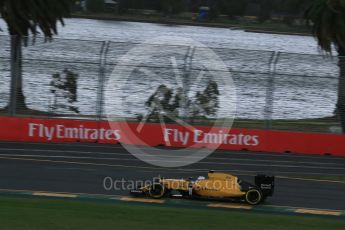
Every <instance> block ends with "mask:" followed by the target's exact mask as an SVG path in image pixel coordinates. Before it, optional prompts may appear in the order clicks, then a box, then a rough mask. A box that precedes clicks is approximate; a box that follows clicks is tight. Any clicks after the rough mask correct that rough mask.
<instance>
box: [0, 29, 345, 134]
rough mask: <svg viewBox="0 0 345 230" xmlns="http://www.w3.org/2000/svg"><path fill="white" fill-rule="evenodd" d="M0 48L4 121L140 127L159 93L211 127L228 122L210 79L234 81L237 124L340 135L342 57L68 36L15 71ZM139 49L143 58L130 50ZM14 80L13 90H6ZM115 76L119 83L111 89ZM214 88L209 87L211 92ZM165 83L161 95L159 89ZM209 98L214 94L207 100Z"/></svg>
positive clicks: (33, 48)
mask: <svg viewBox="0 0 345 230" xmlns="http://www.w3.org/2000/svg"><path fill="white" fill-rule="evenodd" d="M0 44H1V46H0V82H1V84H0V114H1V115H15V116H44V117H60V118H77V119H117V118H127V119H131V120H139V121H140V120H142V119H143V117H145V114H149V113H151V115H152V114H153V112H152V111H151V110H152V107H150V103H151V104H152V98H153V96H157V95H158V96H159V95H160V94H161V95H160V97H161V99H160V100H161V101H164V103H165V104H164V105H163V107H164V108H163V110H164V109H165V110H166V111H163V113H165V115H167V114H169V113H170V112H171V111H172V110H171V109H172V108H173V107H174V106H175V107H174V109H175V110H174V111H176V113H175V114H174V115H175V116H177V117H182V118H188V119H187V120H188V122H192V123H195V124H201V125H208V124H210V123H212V122H213V123H217V122H218V121H219V120H225V119H229V118H230V117H231V116H234V113H233V111H234V104H233V100H232V99H233V98H230V96H229V95H230V94H229V92H228V91H229V90H230V88H229V87H228V85H227V84H226V83H225V84H224V83H222V82H220V81H219V82H217V79H216V78H215V77H214V74H212V73H216V75H217V76H219V77H220V78H222V79H226V78H229V79H231V82H232V83H233V86H234V87H233V88H231V89H235V93H236V101H235V111H236V113H235V121H234V127H243V128H259V129H277V130H292V131H308V132H338V133H339V132H340V131H341V128H340V127H341V125H340V122H339V121H340V120H341V117H342V116H341V114H342V110H341V109H338V110H336V107H337V104H338V105H339V104H340V105H341V103H339V101H338V95H339V94H338V92H343V90H342V87H341V86H342V84H339V76H340V73H341V71H340V70H342V71H343V72H342V73H344V67H345V65H344V64H343V63H344V60H343V59H342V58H338V57H330V56H323V55H304V54H291V53H280V52H271V51H257V50H240V49H220V48H212V47H211V48H208V47H191V46H187V45H167V44H164V45H163V44H139V43H130V42H108V41H82V40H67V39H54V40H53V41H51V42H46V41H45V40H44V39H42V38H36V40H35V41H34V42H33V41H30V40H29V41H28V43H27V46H23V47H22V57H21V60H20V62H19V63H20V64H19V65H14V63H13V57H12V58H11V50H13V45H12V48H11V38H10V37H9V36H0ZM138 47H139V51H140V52H136V51H137V49H138ZM207 52H213V53H214V54H215V55H217V57H219V59H220V60H222V62H221V63H222V65H224V66H225V68H224V66H217V65H211V66H209V67H208V68H207V69H205V67H204V66H203V65H202V64H200V63H202V62H200V59H202V57H204V54H205V53H207ZM148 53H150V55H148ZM12 55H13V53H12ZM202 61H205V60H202ZM206 61H210V62H211V61H212V60H206ZM339 67H341V68H339ZM13 68H16V69H17V71H15V72H14V71H13ZM18 69H19V70H18ZM15 73H16V74H15ZM14 76H15V77H16V79H17V81H16V86H15V87H14V86H13V85H11V79H13V77H14ZM114 76H115V77H116V84H115V85H112V84H111V82H112V81H113V78H114ZM176 76H179V77H176ZM340 79H341V78H340ZM213 82H216V83H217V84H216V88H215V87H213V88H212V84H213ZM340 82H341V81H340ZM120 86H121V87H120ZM163 86H164V87H165V88H164V90H165V91H164V93H162V92H160V90H162V89H163V88H162V87H163ZM211 89H213V90H214V91H213V92H211V91H210V90H211ZM339 89H340V90H341V91H339ZM181 90H182V92H184V94H185V97H186V98H187V99H184V100H182V101H185V103H180V104H178V103H177V104H176V103H175V104H174V100H175V102H176V100H177V98H179V99H180V100H181V97H180V93H181V92H180V91H181ZM13 91H15V93H13ZM210 93H214V95H216V97H214V98H213V99H212V100H213V101H212V100H211V99H210V98H211V97H212V95H211V96H210ZM109 96H110V101H111V103H109ZM158 96H157V97H158ZM340 98H341V97H340ZM150 99H151V101H150ZM11 100H12V101H16V103H14V105H15V108H10V106H9V105H13V103H12V104H11V103H10V102H11ZM202 101H203V102H202ZM340 102H341V100H340ZM206 104H207V106H205V105H206ZM196 105H198V106H199V109H197V110H198V111H197V112H196ZM211 107H212V108H211ZM200 108H202V111H201V110H200ZM10 111H15V113H14V114H12V113H10ZM186 111H187V112H186ZM337 111H338V112H337ZM150 118H152V119H151V120H150V121H149V122H159V119H153V117H152V116H151V117H150ZM166 122H174V121H172V119H167V121H166Z"/></svg>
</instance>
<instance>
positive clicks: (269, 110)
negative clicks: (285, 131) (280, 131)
mask: <svg viewBox="0 0 345 230" xmlns="http://www.w3.org/2000/svg"><path fill="white" fill-rule="evenodd" d="M279 57H280V52H274V53H273V54H272V57H271V59H270V62H269V66H270V71H269V78H268V84H267V88H266V103H265V111H264V114H265V129H272V120H273V106H274V91H275V77H276V72H277V71H276V70H277V64H278V61H279Z"/></svg>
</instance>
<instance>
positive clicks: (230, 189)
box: [131, 171, 274, 205]
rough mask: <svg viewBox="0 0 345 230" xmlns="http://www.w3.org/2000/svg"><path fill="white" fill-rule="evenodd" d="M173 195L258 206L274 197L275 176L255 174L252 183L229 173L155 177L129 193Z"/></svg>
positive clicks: (159, 197)
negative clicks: (224, 200)
mask: <svg viewBox="0 0 345 230" xmlns="http://www.w3.org/2000/svg"><path fill="white" fill-rule="evenodd" d="M176 193H178V194H177V195H178V196H181V197H183V198H206V199H213V198H215V199H231V200H239V201H245V202H247V203H248V204H250V205H258V204H260V203H262V202H263V201H265V200H266V198H267V197H270V196H273V193H274V177H272V176H266V175H258V176H256V177H255V184H251V183H248V182H245V181H242V180H240V179H239V178H238V177H236V176H233V175H231V174H227V173H219V172H214V171H210V172H209V173H208V177H207V178H205V177H199V178H198V179H196V180H194V179H193V178H190V179H188V180H186V179H164V178H158V179H157V180H156V181H154V182H153V183H152V184H150V185H146V186H143V187H139V188H137V189H136V190H132V191H131V194H132V195H134V196H147V197H150V198H154V199H161V198H164V197H168V196H176Z"/></svg>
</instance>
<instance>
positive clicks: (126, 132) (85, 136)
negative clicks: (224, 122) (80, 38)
mask: <svg viewBox="0 0 345 230" xmlns="http://www.w3.org/2000/svg"><path fill="white" fill-rule="evenodd" d="M0 122H1V129H0V140H2V141H23V142H95V143H104V144H118V143H123V144H130V145H144V146H145V145H146V146H168V147H194V148H205V147H206V148H218V149H224V150H250V151H264V152H274V153H285V152H293V153H302V154H322V155H323V154H332V155H337V156H345V145H344V143H345V135H336V134H320V133H300V132H284V131H272V130H251V129H235V128H234V129H231V130H230V132H228V130H227V129H225V128H214V127H213V128H210V127H184V126H180V125H168V124H166V125H164V126H163V125H161V124H145V125H143V126H141V125H140V124H139V123H121V122H111V123H108V122H106V121H99V122H98V121H84V120H65V119H38V118H17V117H0Z"/></svg>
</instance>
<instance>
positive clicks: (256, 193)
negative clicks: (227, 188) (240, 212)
mask: <svg viewBox="0 0 345 230" xmlns="http://www.w3.org/2000/svg"><path fill="white" fill-rule="evenodd" d="M245 199H246V202H247V203H248V204H250V205H258V204H260V203H261V202H262V201H263V196H262V193H261V191H260V190H259V189H257V188H252V189H250V190H249V191H248V192H247V193H246V197H245Z"/></svg>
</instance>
